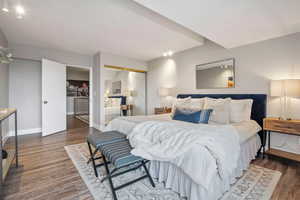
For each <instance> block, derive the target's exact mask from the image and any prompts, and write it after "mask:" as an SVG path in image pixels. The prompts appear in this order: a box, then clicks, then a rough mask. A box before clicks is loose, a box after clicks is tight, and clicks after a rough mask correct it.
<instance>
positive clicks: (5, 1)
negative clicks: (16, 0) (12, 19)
mask: <svg viewBox="0 0 300 200" xmlns="http://www.w3.org/2000/svg"><path fill="white" fill-rule="evenodd" d="M2 11H3V12H6V13H8V12H9V8H8V3H7V0H3V6H2Z"/></svg>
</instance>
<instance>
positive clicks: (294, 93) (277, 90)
mask: <svg viewBox="0 0 300 200" xmlns="http://www.w3.org/2000/svg"><path fill="white" fill-rule="evenodd" d="M270 96H272V97H280V112H281V113H280V118H283V119H286V112H287V99H288V97H294V98H295V97H296V98H297V97H300V79H284V80H271V85H270ZM282 102H283V103H282ZM288 120H290V119H289V118H288Z"/></svg>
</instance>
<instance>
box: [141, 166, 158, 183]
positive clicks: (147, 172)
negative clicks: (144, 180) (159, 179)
mask: <svg viewBox="0 0 300 200" xmlns="http://www.w3.org/2000/svg"><path fill="white" fill-rule="evenodd" d="M142 165H143V168H144V170H145V172H146V174H147V176H148V178H149V181H150V184H151V185H152V187H155V184H154V182H153V179H152V177H151V175H150V173H149V171H148V169H147V167H146V165H145V162H144V161H142Z"/></svg>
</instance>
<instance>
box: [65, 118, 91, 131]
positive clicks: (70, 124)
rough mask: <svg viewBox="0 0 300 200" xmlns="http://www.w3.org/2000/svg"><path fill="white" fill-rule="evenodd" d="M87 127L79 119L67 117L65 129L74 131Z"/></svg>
mask: <svg viewBox="0 0 300 200" xmlns="http://www.w3.org/2000/svg"><path fill="white" fill-rule="evenodd" d="M84 127H89V125H88V124H87V123H85V122H83V121H81V120H79V119H77V118H76V117H75V116H74V115H68V116H67V129H68V130H69V129H76V128H84Z"/></svg>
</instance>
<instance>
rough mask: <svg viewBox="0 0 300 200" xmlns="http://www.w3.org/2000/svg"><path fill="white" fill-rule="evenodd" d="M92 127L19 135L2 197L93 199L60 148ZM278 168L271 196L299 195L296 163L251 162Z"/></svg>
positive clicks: (289, 199) (292, 198) (290, 198)
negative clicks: (14, 165) (15, 158)
mask: <svg viewBox="0 0 300 200" xmlns="http://www.w3.org/2000/svg"><path fill="white" fill-rule="evenodd" d="M92 132H98V131H97V130H95V129H93V128H87V127H84V128H76V129H71V130H68V131H66V132H62V133H59V134H56V135H52V136H48V137H42V136H41V135H40V134H36V135H28V136H22V137H20V163H21V166H20V167H19V168H18V169H15V168H12V169H11V170H10V171H9V174H8V177H7V179H6V180H5V185H4V197H3V199H5V200H23V199H24V200H25V199H26V200H31V199H32V200H52V199H53V200H58V199H65V200H68V199H75V200H76V199H80V200H85V199H93V198H92V196H91V195H90V193H89V191H88V189H87V187H86V186H85V184H84V182H83V181H82V179H81V177H80V175H79V174H78V172H77V170H76V169H75V167H74V166H73V164H72V161H71V160H70V159H69V157H68V155H67V153H66V152H65V150H64V146H66V145H70V144H77V143H82V142H84V141H85V137H86V135H87V134H88V133H92ZM253 163H254V164H256V165H260V166H263V167H266V168H270V169H274V170H278V171H281V172H282V177H281V180H280V182H279V184H278V185H277V187H276V190H275V192H274V194H273V197H272V200H299V199H300V164H299V163H296V162H293V161H288V160H284V159H279V158H274V157H271V158H265V159H261V158H259V159H257V160H255V161H254V162H253Z"/></svg>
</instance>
